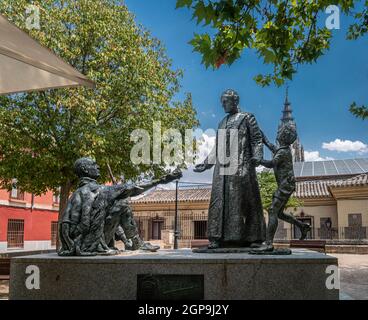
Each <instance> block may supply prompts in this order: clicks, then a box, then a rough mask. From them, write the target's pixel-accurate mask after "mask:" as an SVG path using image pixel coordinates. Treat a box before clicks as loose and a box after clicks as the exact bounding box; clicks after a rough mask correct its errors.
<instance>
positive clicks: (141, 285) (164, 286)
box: [137, 274, 204, 300]
mask: <svg viewBox="0 0 368 320" xmlns="http://www.w3.org/2000/svg"><path fill="white" fill-rule="evenodd" d="M137 300H204V276H203V275H147V274H146V275H137Z"/></svg>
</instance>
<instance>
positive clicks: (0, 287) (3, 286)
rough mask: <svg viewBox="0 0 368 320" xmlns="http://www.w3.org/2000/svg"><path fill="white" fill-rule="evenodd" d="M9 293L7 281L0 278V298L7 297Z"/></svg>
mask: <svg viewBox="0 0 368 320" xmlns="http://www.w3.org/2000/svg"><path fill="white" fill-rule="evenodd" d="M8 294H9V281H2V280H0V300H1V299H7V298H8Z"/></svg>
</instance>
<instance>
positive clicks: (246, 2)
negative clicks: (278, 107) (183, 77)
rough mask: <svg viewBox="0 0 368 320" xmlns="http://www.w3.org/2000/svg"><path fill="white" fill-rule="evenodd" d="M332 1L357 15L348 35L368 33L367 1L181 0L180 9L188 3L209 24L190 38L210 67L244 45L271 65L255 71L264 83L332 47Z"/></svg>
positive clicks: (285, 76) (288, 77) (288, 73)
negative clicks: (267, 69)
mask: <svg viewBox="0 0 368 320" xmlns="http://www.w3.org/2000/svg"><path fill="white" fill-rule="evenodd" d="M330 5H335V6H338V8H339V11H340V12H342V13H343V14H346V15H351V16H353V17H354V18H355V21H356V22H355V23H354V24H352V25H351V26H350V28H349V32H348V35H347V38H348V39H357V38H358V37H361V36H363V35H365V34H366V33H367V30H368V11H367V10H368V1H367V0H365V1H354V0H314V1H298V0H291V1H290V0H177V8H183V7H187V8H189V9H190V10H192V12H193V19H195V20H197V22H198V24H200V23H203V24H204V25H206V26H208V27H209V29H210V30H209V31H208V32H204V33H202V34H195V36H194V38H193V40H192V41H191V44H192V45H193V47H194V50H195V51H197V52H199V53H200V54H201V55H202V57H203V63H204V64H205V65H206V67H210V66H212V67H214V68H219V67H220V66H221V65H223V64H228V65H231V64H232V63H233V62H234V61H236V60H237V59H239V58H240V57H241V55H242V53H243V52H244V51H245V50H254V51H255V52H256V53H257V54H258V56H259V57H260V59H262V60H263V61H264V63H265V64H268V65H270V66H271V67H272V68H273V69H272V71H271V72H270V73H268V74H259V75H256V76H255V80H256V81H257V83H258V84H260V85H262V86H267V85H270V84H271V83H275V84H276V85H278V86H280V85H282V84H283V83H284V81H285V80H291V79H292V78H293V75H294V74H295V73H296V72H297V67H298V65H301V64H307V63H313V62H315V61H317V59H318V58H319V57H321V56H322V55H323V54H324V53H325V52H326V50H328V49H329V47H330V42H331V38H332V32H331V30H329V28H327V27H326V24H325V21H326V20H327V19H328V14H326V9H327V8H328V7H329V6H330ZM330 13H332V12H330Z"/></svg>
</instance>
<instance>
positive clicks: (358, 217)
mask: <svg viewBox="0 0 368 320" xmlns="http://www.w3.org/2000/svg"><path fill="white" fill-rule="evenodd" d="M348 223H349V227H361V226H362V224H363V219H362V214H361V213H353V214H349V215H348Z"/></svg>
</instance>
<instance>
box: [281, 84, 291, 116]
mask: <svg viewBox="0 0 368 320" xmlns="http://www.w3.org/2000/svg"><path fill="white" fill-rule="evenodd" d="M292 114H293V109H292V108H291V103H290V102H289V86H287V87H286V98H285V104H284V110H283V116H282V119H281V121H282V123H286V122H294V118H293V115H292Z"/></svg>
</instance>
